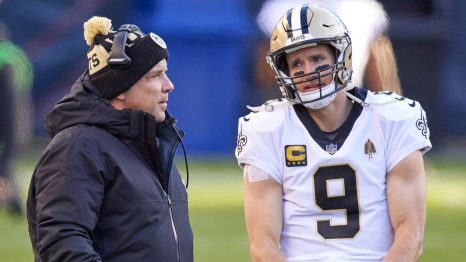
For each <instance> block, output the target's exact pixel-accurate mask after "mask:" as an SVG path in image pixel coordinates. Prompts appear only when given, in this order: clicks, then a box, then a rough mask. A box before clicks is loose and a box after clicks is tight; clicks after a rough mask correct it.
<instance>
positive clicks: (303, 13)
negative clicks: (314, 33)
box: [300, 5, 309, 35]
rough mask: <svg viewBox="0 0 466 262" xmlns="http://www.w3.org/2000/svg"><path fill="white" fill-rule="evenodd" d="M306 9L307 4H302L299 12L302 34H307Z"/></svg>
mask: <svg viewBox="0 0 466 262" xmlns="http://www.w3.org/2000/svg"><path fill="white" fill-rule="evenodd" d="M307 10H308V6H307V5H303V6H302V7H301V12H300V13H301V14H300V17H301V32H302V34H303V35H304V34H309V27H308V25H307Z"/></svg>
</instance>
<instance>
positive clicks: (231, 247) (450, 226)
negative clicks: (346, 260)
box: [0, 154, 466, 262]
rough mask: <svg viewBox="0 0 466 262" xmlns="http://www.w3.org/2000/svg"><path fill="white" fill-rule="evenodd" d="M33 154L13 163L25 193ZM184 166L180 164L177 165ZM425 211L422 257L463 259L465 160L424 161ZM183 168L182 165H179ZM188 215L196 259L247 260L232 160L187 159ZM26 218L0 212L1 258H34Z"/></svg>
mask: <svg viewBox="0 0 466 262" xmlns="http://www.w3.org/2000/svg"><path fill="white" fill-rule="evenodd" d="M36 158H37V155H36V154H29V155H23V156H22V157H20V158H19V159H18V161H17V163H16V171H17V174H18V180H19V183H20V185H21V189H22V191H23V195H24V197H25V196H26V193H27V187H28V184H29V178H30V175H31V173H32V169H33V167H34V163H35V161H36ZM179 166H181V167H183V165H179ZM426 168H427V173H428V209H427V225H426V232H425V241H424V255H423V256H422V259H421V261H423V262H427V261H464V260H465V257H466V226H465V225H466V190H465V189H466V163H465V162H464V161H463V162H461V161H452V160H446V159H442V158H439V157H433V158H428V159H427V160H426ZM183 171H184V169H183ZM190 173H191V176H190V177H191V178H190V185H189V190H188V192H189V197H190V215H191V217H190V218H191V225H192V228H193V231H194V238H195V243H194V246H195V250H194V252H195V261H200V262H210V261H212V262H218V261H222V262H223V261H224V262H228V261H232V262H238V261H250V260H249V253H248V242H247V236H246V229H245V225H244V219H243V209H242V182H241V180H242V178H241V170H240V169H239V168H238V167H237V165H236V163H235V162H234V161H233V159H229V160H218V159H215V160H207V159H204V160H190ZM30 246H31V245H30V242H29V236H28V232H27V223H26V220H25V218H14V217H11V216H10V215H9V214H7V213H6V212H5V211H1V212H0V261H2V262H21V261H33V256H32V251H31V247H30Z"/></svg>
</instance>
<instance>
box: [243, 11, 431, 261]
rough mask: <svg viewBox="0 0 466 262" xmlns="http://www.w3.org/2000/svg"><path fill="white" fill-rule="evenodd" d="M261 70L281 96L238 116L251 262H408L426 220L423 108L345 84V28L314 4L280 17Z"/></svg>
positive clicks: (348, 66) (418, 247)
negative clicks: (270, 76)
mask: <svg viewBox="0 0 466 262" xmlns="http://www.w3.org/2000/svg"><path fill="white" fill-rule="evenodd" d="M267 61H268V63H269V64H270V66H271V67H272V69H273V71H274V73H275V77H276V80H277V82H278V85H279V86H280V91H281V93H282V95H283V98H284V99H281V100H276V101H269V102H267V103H265V104H263V105H262V106H260V107H256V108H250V109H251V110H252V111H253V112H251V113H250V114H248V115H247V116H244V117H242V118H240V120H239V125H238V142H237V147H236V152H235V154H236V156H237V158H238V162H239V164H240V165H241V166H242V167H243V168H244V208H245V217H246V225H247V230H248V236H249V241H250V252H251V257H252V260H253V261H382V260H384V261H415V260H417V259H418V258H419V256H420V255H421V252H422V243H423V233H424V224H425V216H426V215H425V213H426V196H425V187H426V185H425V171H424V163H423V153H425V152H427V151H428V150H429V149H430V148H431V143H430V141H429V129H428V127H427V120H426V115H425V112H424V110H423V109H422V107H421V105H420V104H419V103H418V102H417V101H414V100H411V99H408V98H405V97H402V96H400V95H397V94H395V93H393V92H379V93H373V92H371V91H367V90H366V89H362V88H358V87H355V86H354V84H352V82H351V76H352V48H351V39H350V37H349V34H348V31H347V29H346V26H345V25H344V24H343V22H342V21H341V20H340V19H339V18H338V16H336V15H335V14H334V13H332V12H331V11H329V10H328V9H325V8H323V7H321V6H318V5H303V6H299V7H295V8H293V9H291V10H289V11H288V12H286V14H285V15H284V16H283V17H282V18H281V19H280V20H279V22H278V23H277V25H276V27H275V29H274V31H273V33H272V36H271V40H270V52H269V53H268V55H267Z"/></svg>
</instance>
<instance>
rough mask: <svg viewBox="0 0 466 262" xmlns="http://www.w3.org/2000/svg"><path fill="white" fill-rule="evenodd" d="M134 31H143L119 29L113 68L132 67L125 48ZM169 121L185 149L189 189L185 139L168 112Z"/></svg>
mask: <svg viewBox="0 0 466 262" xmlns="http://www.w3.org/2000/svg"><path fill="white" fill-rule="evenodd" d="M133 31H141V29H139V27H137V26H136V25H133V24H124V25H121V26H120V28H119V29H118V32H117V34H116V35H115V37H114V38H113V44H112V52H111V54H110V57H109V58H108V60H107V63H108V64H109V65H110V66H111V67H113V68H128V67H130V66H131V58H130V57H129V56H128V55H127V54H126V51H125V47H126V40H127V39H128V34H129V33H131V32H133ZM166 113H167V117H166V119H168V120H167V121H165V122H167V124H168V125H169V126H170V127H172V129H173V130H174V131H175V133H176V135H177V137H178V140H180V142H181V147H182V148H183V154H184V162H185V165H186V189H188V185H189V169H188V158H187V156H186V148H185V147H184V143H183V139H182V138H181V135H180V133H179V132H178V130H177V129H176V127H175V124H176V120H175V119H174V118H173V117H172V116H171V114H170V113H169V112H168V111H167V110H166ZM168 172H170V171H168Z"/></svg>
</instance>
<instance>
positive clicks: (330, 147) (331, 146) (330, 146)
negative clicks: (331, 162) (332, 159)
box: [325, 143, 338, 155]
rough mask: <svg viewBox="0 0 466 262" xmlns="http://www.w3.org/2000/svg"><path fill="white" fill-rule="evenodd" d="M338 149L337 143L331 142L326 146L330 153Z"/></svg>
mask: <svg viewBox="0 0 466 262" xmlns="http://www.w3.org/2000/svg"><path fill="white" fill-rule="evenodd" d="M337 150H338V148H337V145H336V144H332V143H330V145H326V146H325V151H327V153H329V154H330V155H333V154H335V153H336V152H337Z"/></svg>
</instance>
